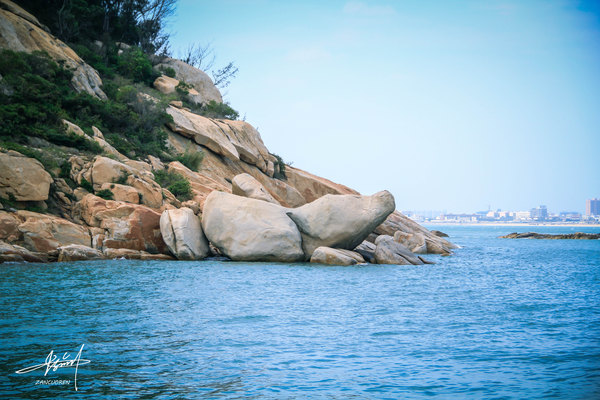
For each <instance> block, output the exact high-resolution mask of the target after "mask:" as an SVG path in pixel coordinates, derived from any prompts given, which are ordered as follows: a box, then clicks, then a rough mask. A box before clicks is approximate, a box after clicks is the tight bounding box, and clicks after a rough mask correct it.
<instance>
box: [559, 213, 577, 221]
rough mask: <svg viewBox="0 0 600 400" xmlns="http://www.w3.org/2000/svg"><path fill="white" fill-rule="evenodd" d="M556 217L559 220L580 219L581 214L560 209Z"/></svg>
mask: <svg viewBox="0 0 600 400" xmlns="http://www.w3.org/2000/svg"><path fill="white" fill-rule="evenodd" d="M558 218H559V219H560V220H561V221H581V214H580V213H578V212H577V211H561V212H560V214H558Z"/></svg>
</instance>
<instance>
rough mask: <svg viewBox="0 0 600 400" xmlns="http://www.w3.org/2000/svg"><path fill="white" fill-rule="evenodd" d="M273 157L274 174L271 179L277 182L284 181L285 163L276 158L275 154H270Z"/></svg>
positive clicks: (285, 177)
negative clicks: (274, 159)
mask: <svg viewBox="0 0 600 400" xmlns="http://www.w3.org/2000/svg"><path fill="white" fill-rule="evenodd" d="M270 154H271V155H272V156H273V157H275V158H276V161H275V163H274V164H275V165H274V167H275V172H274V173H273V178H275V179H279V180H286V179H287V176H286V175H285V165H286V164H285V162H284V161H283V159H282V158H281V157H280V156H278V155H277V154H273V153H270Z"/></svg>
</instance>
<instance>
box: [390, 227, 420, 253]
mask: <svg viewBox="0 0 600 400" xmlns="http://www.w3.org/2000/svg"><path fill="white" fill-rule="evenodd" d="M394 240H395V241H396V242H398V243H400V244H401V245H402V246H404V247H406V248H407V249H409V250H410V251H411V252H413V253H415V254H427V243H426V242H425V236H424V235H423V234H422V233H419V232H415V233H405V232H402V231H396V232H395V233H394Z"/></svg>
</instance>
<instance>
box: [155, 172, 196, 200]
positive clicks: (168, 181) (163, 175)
mask: <svg viewBox="0 0 600 400" xmlns="http://www.w3.org/2000/svg"><path fill="white" fill-rule="evenodd" d="M154 180H155V181H156V182H157V183H158V184H159V185H160V186H162V187H164V188H166V189H167V190H168V191H169V192H171V193H173V195H174V196H175V197H177V199H178V200H179V201H186V200H190V199H191V198H192V188H191V186H190V181H188V180H187V179H186V178H185V177H184V176H183V175H181V174H178V173H177V172H169V171H166V170H163V171H155V172H154Z"/></svg>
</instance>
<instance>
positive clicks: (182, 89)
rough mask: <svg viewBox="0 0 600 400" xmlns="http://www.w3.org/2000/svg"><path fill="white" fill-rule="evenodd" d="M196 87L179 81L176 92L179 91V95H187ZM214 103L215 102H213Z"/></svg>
mask: <svg viewBox="0 0 600 400" xmlns="http://www.w3.org/2000/svg"><path fill="white" fill-rule="evenodd" d="M193 88H194V87H193V86H192V85H190V84H188V83H185V82H184V81H179V83H178V84H177V86H175V90H177V93H179V94H182V95H187V94H189V93H190V89H193ZM213 101H214V100H213Z"/></svg>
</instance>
